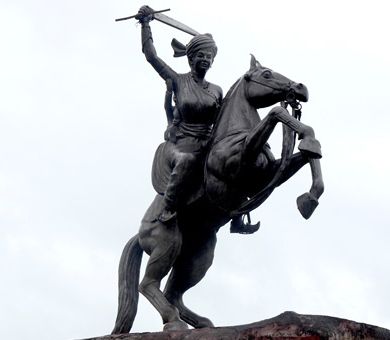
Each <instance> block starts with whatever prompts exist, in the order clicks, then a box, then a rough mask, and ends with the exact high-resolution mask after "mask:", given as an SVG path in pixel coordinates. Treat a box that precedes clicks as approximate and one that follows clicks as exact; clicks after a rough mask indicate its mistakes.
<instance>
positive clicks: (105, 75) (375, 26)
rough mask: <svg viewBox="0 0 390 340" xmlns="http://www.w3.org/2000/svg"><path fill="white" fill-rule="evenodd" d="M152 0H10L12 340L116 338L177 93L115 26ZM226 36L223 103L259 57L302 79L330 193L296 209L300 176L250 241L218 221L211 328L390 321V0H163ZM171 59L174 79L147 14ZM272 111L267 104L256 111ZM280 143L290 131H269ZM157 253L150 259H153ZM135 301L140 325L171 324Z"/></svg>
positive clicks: (3, 177)
mask: <svg viewBox="0 0 390 340" xmlns="http://www.w3.org/2000/svg"><path fill="white" fill-rule="evenodd" d="M143 4H144V3H143V2H140V1H125V0H116V1H101V0H84V1H76V0H67V1H48V0H35V1H28V0H21V1H11V0H2V1H1V3H0V48H1V57H0V60H1V63H0V266H1V279H0V294H1V298H0V301H1V303H0V334H1V337H2V338H7V339H8V338H9V339H26V338H27V337H28V338H29V339H32V340H35V339H36V340H38V339H39V340H46V339H47V340H53V339H59V340H61V339H80V338H86V337H92V336H98V335H104V334H108V333H110V331H111V330H112V327H113V324H114V320H115V317H116V308H117V267H118V262H119V257H120V254H121V251H122V248H123V246H124V244H125V243H126V242H127V240H128V239H129V238H130V237H132V236H133V235H134V234H136V233H137V230H138V227H139V222H140V220H141V218H142V216H143V214H144V212H145V210H146V209H147V207H148V205H149V204H150V202H151V201H152V199H153V197H154V191H153V188H152V186H151V180H150V169H151V162H152V157H153V154H154V150H155V148H156V147H157V145H158V144H159V143H160V142H161V141H162V139H163V131H164V129H165V124H166V123H165V114H164V110H163V97H164V91H165V85H164V83H163V81H162V80H161V79H160V78H159V76H158V75H157V74H156V73H155V72H154V70H153V69H152V68H151V67H150V65H149V64H148V63H147V62H146V61H145V59H144V56H143V55H142V53H141V47H140V27H139V26H137V25H136V24H135V21H127V22H121V23H115V22H114V19H115V18H118V17H122V16H128V15H131V14H135V13H136V12H137V11H138V8H139V7H140V6H141V5H143ZM149 5H150V6H151V7H153V8H155V9H164V8H171V12H170V13H169V15H170V16H172V17H174V18H176V19H178V20H180V21H182V22H184V23H186V24H187V25H189V26H191V27H193V28H194V29H196V30H198V31H200V32H210V33H212V34H213V36H214V38H215V40H216V42H217V44H218V47H219V51H218V55H217V57H216V59H215V63H214V65H213V67H212V69H211V70H210V73H209V74H208V80H210V81H212V82H214V83H216V84H219V85H220V86H221V87H222V88H223V90H224V92H225V93H226V92H227V91H228V89H229V87H230V86H231V85H232V84H233V83H234V81H235V80H236V79H237V78H239V77H240V76H242V75H243V74H244V73H245V72H246V70H247V69H248V68H249V61H250V57H249V54H250V53H253V54H254V55H255V56H256V57H257V58H258V60H259V61H260V62H261V63H262V64H263V65H266V66H268V67H270V68H272V69H274V70H276V71H278V72H280V73H282V74H284V75H286V76H287V77H289V78H290V79H293V80H295V81H297V82H302V83H304V84H306V85H307V87H308V88H309V92H310V101H309V102H308V103H306V104H304V106H303V116H302V120H303V121H304V122H305V123H307V124H309V125H311V126H313V127H314V129H315V131H316V136H317V137H318V139H319V140H320V141H321V144H322V147H323V160H322V166H323V175H324V180H325V185H326V192H325V194H324V195H323V197H321V201H320V205H319V207H318V209H317V211H316V212H315V213H314V215H313V216H312V218H311V219H310V220H308V221H306V220H304V219H303V218H302V217H301V216H300V214H299V212H298V210H297V209H296V204H295V199H296V197H297V196H299V195H300V194H302V193H303V192H305V191H307V190H308V189H309V188H310V182H311V178H310V171H309V169H306V168H305V169H303V170H302V171H301V172H300V173H299V174H298V175H296V176H295V177H294V178H293V179H291V180H290V181H289V182H288V183H287V184H286V185H284V186H283V187H281V188H279V189H278V190H277V191H276V192H275V193H274V194H273V195H272V196H271V198H269V200H268V201H267V202H266V203H265V204H264V205H263V206H261V207H260V208H258V209H257V210H256V211H255V212H254V213H253V219H254V220H260V221H261V224H262V225H261V229H260V231H259V232H257V233H256V234H254V235H251V236H243V235H236V234H234V235H233V234H229V227H228V226H226V227H225V228H223V229H221V231H220V232H219V239H218V244H217V248H216V253H215V261H214V265H213V267H212V268H211V269H210V270H209V272H208V274H207V275H206V277H205V279H204V280H203V281H202V282H201V283H200V284H199V285H198V286H197V287H195V288H194V289H192V290H191V291H189V292H188V294H187V295H186V297H185V301H186V303H187V305H188V306H189V307H190V308H192V309H193V310H195V311H196V312H198V313H199V314H202V315H205V316H207V317H209V318H210V319H211V320H213V322H214V323H215V325H216V326H223V325H233V324H244V323H250V322H255V321H258V320H262V319H265V318H270V317H273V316H276V315H278V314H280V313H282V312H284V311H286V310H293V311H296V312H298V313H302V314H326V315H332V316H337V317H342V318H348V319H352V320H355V321H360V322H365V323H370V324H374V325H379V326H382V327H386V328H390V304H389V301H390V289H389V287H390V269H389V263H390V249H389V242H390V230H389V227H390V212H389V197H388V194H389V189H390V185H389V177H388V176H389V173H390V161H389V157H388V150H389V143H390V138H389V134H388V131H389V128H390V124H389V123H390V119H389V89H390V88H389V84H390V47H389V44H388V41H389V39H388V32H390V23H389V19H388V13H389V5H388V2H387V1H385V0H383V1H371V2H368V1H356V0H354V1H322V2H319V1H304V0H297V1H287V0H286V1H281V0H280V1H259V0H256V1H249V0H241V1H235V2H217V1H215V2H212V1H206V0H197V1H192V2H184V1H170V0H167V1H165V2H163V1H150V3H149ZM152 30H153V35H154V41H155V44H156V48H157V50H158V53H159V55H160V56H161V57H162V58H163V59H164V60H165V61H166V62H167V63H168V64H170V65H171V66H172V67H173V68H174V69H175V70H177V71H178V72H187V70H188V65H187V62H186V60H185V59H183V58H181V59H179V60H174V59H173V57H172V50H171V48H170V40H171V39H172V38H173V37H175V38H177V39H179V40H180V41H182V42H183V43H187V42H188V41H189V40H190V38H191V37H190V36H189V35H186V34H184V33H180V32H179V31H177V30H175V29H173V28H171V27H168V26H165V25H163V24H161V23H158V22H152ZM259 113H260V115H261V116H264V114H266V113H267V110H261V111H260V112H259ZM271 143H272V148H273V150H274V152H275V153H278V152H279V151H278V150H280V144H281V138H280V129H279V130H278V131H277V134H276V136H275V137H274V138H273V139H272V141H271ZM146 258H147V257H146V256H145V258H144V260H145V259H146ZM161 329H162V324H161V320H160V317H159V315H158V313H157V312H156V311H155V310H154V309H153V308H152V307H151V306H150V305H149V303H147V302H146V300H145V299H144V298H141V299H140V306H139V311H138V315H137V318H136V321H135V324H134V328H133V331H158V330H161Z"/></svg>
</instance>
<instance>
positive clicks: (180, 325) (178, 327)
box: [164, 320, 188, 332]
mask: <svg viewBox="0 0 390 340" xmlns="http://www.w3.org/2000/svg"><path fill="white" fill-rule="evenodd" d="M187 329H188V325H187V324H186V323H185V322H184V321H182V320H176V321H171V322H167V323H166V324H165V325H164V332H166V331H185V330H187Z"/></svg>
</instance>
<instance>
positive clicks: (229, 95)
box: [211, 78, 242, 141]
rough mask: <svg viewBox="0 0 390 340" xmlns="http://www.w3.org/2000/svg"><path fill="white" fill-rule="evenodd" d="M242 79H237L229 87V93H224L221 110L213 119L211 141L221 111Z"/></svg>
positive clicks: (220, 116) (221, 113)
mask: <svg viewBox="0 0 390 340" xmlns="http://www.w3.org/2000/svg"><path fill="white" fill-rule="evenodd" d="M241 79H242V78H239V79H237V80H236V81H235V82H234V84H233V85H232V86H231V87H230V89H229V91H228V92H227V93H226V95H225V96H224V97H223V100H222V106H221V109H220V110H219V112H218V116H217V118H216V119H215V122H214V126H213V131H212V133H211V141H213V140H214V136H215V131H216V128H217V126H218V125H219V122H220V120H221V118H222V116H223V111H224V108H225V106H226V104H227V103H228V102H229V99H230V97H231V96H232V93H233V90H234V89H235V88H236V87H237V85H238V83H239V82H240V80H241Z"/></svg>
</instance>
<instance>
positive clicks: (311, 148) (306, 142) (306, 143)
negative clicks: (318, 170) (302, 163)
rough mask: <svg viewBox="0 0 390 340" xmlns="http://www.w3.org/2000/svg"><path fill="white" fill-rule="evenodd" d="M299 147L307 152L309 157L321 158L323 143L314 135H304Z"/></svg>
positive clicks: (303, 151)
mask: <svg viewBox="0 0 390 340" xmlns="http://www.w3.org/2000/svg"><path fill="white" fill-rule="evenodd" d="M298 149H299V150H300V151H301V152H302V153H305V154H307V156H308V157H309V158H321V157H322V153H321V144H320V142H319V141H318V140H317V139H315V138H314V137H304V138H303V139H302V140H301V142H300V143H299V145H298Z"/></svg>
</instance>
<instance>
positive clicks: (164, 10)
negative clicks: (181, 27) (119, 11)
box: [115, 8, 171, 21]
mask: <svg viewBox="0 0 390 340" xmlns="http://www.w3.org/2000/svg"><path fill="white" fill-rule="evenodd" d="M170 10H171V9H170V8H167V9H162V10H160V11H154V12H153V13H152V14H155V13H163V12H168V11H170ZM137 15H138V13H137V14H134V15H131V16H129V17H124V18H119V19H115V21H123V20H129V19H133V18H135V17H136V16H137Z"/></svg>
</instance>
